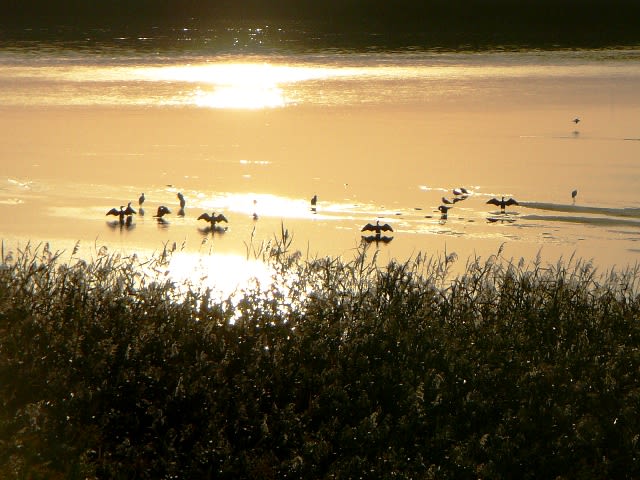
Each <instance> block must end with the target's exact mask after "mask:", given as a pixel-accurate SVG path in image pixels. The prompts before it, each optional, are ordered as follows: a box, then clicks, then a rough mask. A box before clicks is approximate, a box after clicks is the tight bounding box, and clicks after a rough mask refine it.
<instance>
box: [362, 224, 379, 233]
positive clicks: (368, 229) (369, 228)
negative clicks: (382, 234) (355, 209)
mask: <svg viewBox="0 0 640 480" xmlns="http://www.w3.org/2000/svg"><path fill="white" fill-rule="evenodd" d="M376 230H377V227H376V226H375V225H373V224H371V223H367V224H366V225H365V226H364V227H362V230H360V231H361V232H375V231H376Z"/></svg>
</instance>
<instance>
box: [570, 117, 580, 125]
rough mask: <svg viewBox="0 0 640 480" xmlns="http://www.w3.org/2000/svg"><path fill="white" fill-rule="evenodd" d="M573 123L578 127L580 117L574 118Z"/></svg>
mask: <svg viewBox="0 0 640 480" xmlns="http://www.w3.org/2000/svg"><path fill="white" fill-rule="evenodd" d="M572 121H573V123H575V124H576V125H577V124H579V123H580V119H579V118H578V117H576V118H574V119H573V120H572Z"/></svg>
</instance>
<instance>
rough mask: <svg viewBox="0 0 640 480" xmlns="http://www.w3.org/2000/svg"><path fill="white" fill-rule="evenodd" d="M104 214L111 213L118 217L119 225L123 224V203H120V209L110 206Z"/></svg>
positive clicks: (124, 215) (124, 213)
mask: <svg viewBox="0 0 640 480" xmlns="http://www.w3.org/2000/svg"><path fill="white" fill-rule="evenodd" d="M106 215H113V216H114V217H118V219H119V221H120V224H121V225H124V218H125V217H126V216H127V214H126V212H125V210H124V205H120V209H117V208H115V207H114V208H112V209H111V210H109V211H108V212H107V213H106Z"/></svg>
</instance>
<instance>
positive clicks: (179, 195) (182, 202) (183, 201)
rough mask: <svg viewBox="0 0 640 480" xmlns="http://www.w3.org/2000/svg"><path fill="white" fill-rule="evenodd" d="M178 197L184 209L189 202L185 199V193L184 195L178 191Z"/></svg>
mask: <svg viewBox="0 0 640 480" xmlns="http://www.w3.org/2000/svg"><path fill="white" fill-rule="evenodd" d="M177 197H178V200H180V208H181V209H184V206H185V205H186V204H187V202H186V201H185V199H184V195H182V193H181V192H178V195H177Z"/></svg>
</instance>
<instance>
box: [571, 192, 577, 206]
mask: <svg viewBox="0 0 640 480" xmlns="http://www.w3.org/2000/svg"><path fill="white" fill-rule="evenodd" d="M577 196H578V190H574V191H573V192H571V199H572V200H573V203H576V197H577Z"/></svg>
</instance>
